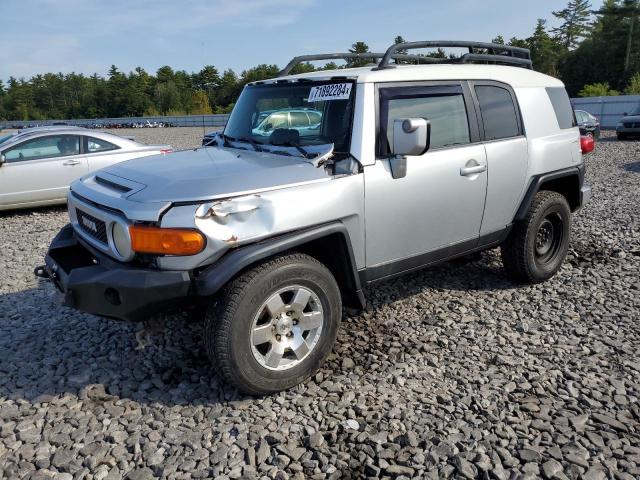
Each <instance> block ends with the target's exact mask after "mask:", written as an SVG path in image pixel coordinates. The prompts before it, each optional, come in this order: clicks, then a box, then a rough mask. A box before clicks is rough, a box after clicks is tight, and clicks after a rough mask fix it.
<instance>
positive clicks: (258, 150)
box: [236, 137, 264, 152]
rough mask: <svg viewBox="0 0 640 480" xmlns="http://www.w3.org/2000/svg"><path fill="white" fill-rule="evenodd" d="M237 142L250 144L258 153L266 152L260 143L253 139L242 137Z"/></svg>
mask: <svg viewBox="0 0 640 480" xmlns="http://www.w3.org/2000/svg"><path fill="white" fill-rule="evenodd" d="M236 141H237V142H245V143H248V144H250V145H251V146H252V147H253V149H254V150H255V151H256V152H264V149H263V148H262V147H260V146H259V145H260V144H259V143H258V142H256V141H255V140H254V139H253V138H250V137H242V138H238V139H237V140H236Z"/></svg>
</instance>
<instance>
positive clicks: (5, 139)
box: [0, 135, 13, 143]
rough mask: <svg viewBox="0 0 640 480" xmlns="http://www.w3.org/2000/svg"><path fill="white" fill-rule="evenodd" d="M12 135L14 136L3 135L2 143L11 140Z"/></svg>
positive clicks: (0, 139)
mask: <svg viewBox="0 0 640 480" xmlns="http://www.w3.org/2000/svg"><path fill="white" fill-rule="evenodd" d="M11 137H13V135H5V136H3V137H0V143H4V142H6V141H7V140H9V139H10V138H11Z"/></svg>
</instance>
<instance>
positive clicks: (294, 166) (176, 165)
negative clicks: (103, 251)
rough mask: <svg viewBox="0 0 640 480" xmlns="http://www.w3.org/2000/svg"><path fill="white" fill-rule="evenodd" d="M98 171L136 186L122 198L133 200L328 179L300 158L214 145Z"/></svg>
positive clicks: (184, 198) (198, 196) (195, 197)
mask: <svg viewBox="0 0 640 480" xmlns="http://www.w3.org/2000/svg"><path fill="white" fill-rule="evenodd" d="M101 173H107V174H108V175H107V176H108V177H109V181H110V182H112V183H117V180H116V182H114V179H117V177H119V178H122V179H126V180H128V181H129V182H123V183H124V184H125V185H127V183H128V185H127V186H131V184H132V183H133V184H135V185H137V186H138V188H131V189H130V191H129V192H128V193H125V194H124V195H123V197H125V198H127V199H129V200H134V201H138V202H164V201H167V202H189V201H200V200H209V199H214V198H222V197H228V196H232V195H238V194H243V193H249V192H255V191H260V190H268V189H273V188H281V187H284V186H287V185H292V184H298V183H302V182H310V181H317V180H323V179H328V178H329V177H328V175H327V173H326V171H325V169H324V168H317V167H315V166H313V165H312V164H311V163H309V162H308V161H305V159H303V158H301V157H296V156H291V157H289V156H285V155H279V154H273V153H266V152H253V151H248V150H240V149H227V148H220V147H206V148H198V149H196V150H185V151H180V152H174V153H170V154H168V155H158V156H152V157H145V158H141V159H135V160H129V161H126V162H122V163H118V164H116V165H113V166H111V167H107V168H105V169H103V170H99V171H98V172H96V174H95V176H96V177H100V175H101ZM114 176H115V177H114Z"/></svg>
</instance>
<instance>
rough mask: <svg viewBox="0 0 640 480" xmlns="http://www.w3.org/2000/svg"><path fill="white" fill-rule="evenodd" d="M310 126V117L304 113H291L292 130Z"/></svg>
mask: <svg viewBox="0 0 640 480" xmlns="http://www.w3.org/2000/svg"><path fill="white" fill-rule="evenodd" d="M308 126H309V117H307V114H306V113H304V112H291V128H300V127H308Z"/></svg>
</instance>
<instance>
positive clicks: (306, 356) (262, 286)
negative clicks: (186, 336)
mask: <svg viewBox="0 0 640 480" xmlns="http://www.w3.org/2000/svg"><path fill="white" fill-rule="evenodd" d="M294 298H300V299H302V300H301V301H300V302H298V303H299V304H297V303H296V302H295V301H294ZM305 299H306V300H305ZM303 304H304V305H303ZM301 305H303V306H301ZM341 317H342V302H341V297H340V289H339V288H338V284H337V283H336V280H335V278H334V277H333V275H332V274H331V272H330V271H329V269H327V267H325V266H324V265H323V264H322V263H320V262H319V261H317V260H316V259H314V258H313V257H310V256H308V255H304V254H300V253H294V254H290V255H286V256H280V257H276V258H274V259H272V260H269V261H267V262H265V263H263V264H260V265H258V266H256V267H254V268H252V269H251V270H248V271H246V272H245V273H243V274H241V275H240V276H238V277H237V278H235V279H234V280H232V281H231V282H230V283H229V284H228V285H227V286H226V287H225V288H224V290H223V291H222V293H221V295H220V296H219V298H218V299H217V301H214V302H213V303H212V304H211V305H210V306H209V308H208V310H207V314H206V318H205V331H204V338H205V344H206V349H207V352H208V354H209V357H210V359H211V360H212V361H213V362H214V363H215V364H216V366H217V367H218V368H217V370H218V372H220V374H221V375H222V377H223V379H224V380H225V381H226V382H228V383H230V384H232V385H234V386H235V387H236V388H238V390H240V391H242V392H244V393H247V394H249V395H264V394H270V393H274V392H279V391H282V390H286V389H288V388H291V387H293V386H294V385H297V384H299V383H301V382H303V381H304V380H306V379H307V378H309V377H310V376H311V375H313V374H314V373H315V372H316V371H317V370H318V369H319V368H320V366H321V365H322V363H323V362H324V361H325V360H326V358H327V356H328V355H329V353H330V352H331V349H332V347H333V344H334V342H335V339H336V336H337V333H338V327H339V326H340V320H341ZM318 322H320V327H318ZM305 328H306V329H307V330H305ZM258 342H263V343H258Z"/></svg>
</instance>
